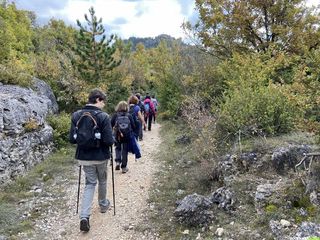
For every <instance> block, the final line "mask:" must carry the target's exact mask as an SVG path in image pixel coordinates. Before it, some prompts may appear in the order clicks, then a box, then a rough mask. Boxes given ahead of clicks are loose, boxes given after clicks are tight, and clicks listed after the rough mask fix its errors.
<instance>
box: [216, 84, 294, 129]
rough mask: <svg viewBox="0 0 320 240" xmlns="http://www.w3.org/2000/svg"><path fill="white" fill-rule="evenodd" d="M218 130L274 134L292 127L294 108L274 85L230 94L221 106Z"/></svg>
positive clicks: (244, 89)
mask: <svg viewBox="0 0 320 240" xmlns="http://www.w3.org/2000/svg"><path fill="white" fill-rule="evenodd" d="M221 108H222V111H221V118H220V120H219V126H220V129H221V128H223V129H224V130H225V131H227V132H229V133H236V132H238V131H241V132H243V133H246V134H249V135H255V134H258V133H259V132H260V133H263V134H267V135H276V134H278V133H287V132H290V130H291V129H292V128H293V127H294V119H295V117H296V116H297V115H298V112H297V111H296V110H295V107H294V106H293V105H292V104H291V103H290V102H289V101H288V99H287V98H286V97H285V96H284V95H283V94H282V93H281V91H280V90H279V89H278V88H277V86H275V85H270V86H267V87H260V88H257V89H251V88H243V89H239V90H237V91H234V92H232V94H230V95H229V96H227V97H226V99H225V102H224V103H223V104H222V106H221Z"/></svg>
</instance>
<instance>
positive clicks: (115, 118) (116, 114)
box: [111, 112, 137, 141]
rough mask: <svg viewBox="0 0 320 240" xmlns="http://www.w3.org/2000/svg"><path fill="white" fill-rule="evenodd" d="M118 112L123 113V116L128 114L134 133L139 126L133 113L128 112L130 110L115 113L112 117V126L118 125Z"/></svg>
mask: <svg viewBox="0 0 320 240" xmlns="http://www.w3.org/2000/svg"><path fill="white" fill-rule="evenodd" d="M118 114H120V115H123V116H124V115H127V116H128V117H129V120H130V125H131V130H132V133H133V132H134V131H135V129H136V128H137V126H136V125H135V122H134V120H133V117H132V115H131V114H130V113H128V112H117V113H115V114H113V116H112V118H111V126H112V128H113V127H114V126H115V125H116V120H117V116H118ZM128 141H129V140H128Z"/></svg>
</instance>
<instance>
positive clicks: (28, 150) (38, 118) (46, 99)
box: [0, 79, 58, 184]
mask: <svg viewBox="0 0 320 240" xmlns="http://www.w3.org/2000/svg"><path fill="white" fill-rule="evenodd" d="M34 89H35V90H32V89H26V88H22V87H19V86H13V85H1V86H0V184H3V183H5V182H7V181H9V180H10V179H12V178H15V177H16V176H18V175H20V174H23V173H24V172H26V171H27V170H28V169H30V168H31V167H32V166H34V165H35V164H37V163H39V162H41V161H42V160H43V159H44V158H45V157H46V156H47V155H48V154H49V153H50V152H51V151H52V148H53V144H52V137H53V130H52V128H51V127H50V126H49V125H48V124H47V123H46V120H45V119H46V116H47V115H48V114H50V113H56V112H57V111H58V105H57V102H56V100H55V97H54V95H53V93H52V91H51V89H50V88H49V87H48V86H47V85H46V84H45V83H44V82H43V81H41V80H39V79H34Z"/></svg>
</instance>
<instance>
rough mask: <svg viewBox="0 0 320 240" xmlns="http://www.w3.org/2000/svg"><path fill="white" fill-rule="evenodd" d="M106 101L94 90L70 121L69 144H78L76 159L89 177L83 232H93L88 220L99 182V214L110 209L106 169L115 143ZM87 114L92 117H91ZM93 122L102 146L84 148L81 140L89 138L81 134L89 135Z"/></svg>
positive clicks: (83, 207) (84, 197)
mask: <svg viewBox="0 0 320 240" xmlns="http://www.w3.org/2000/svg"><path fill="white" fill-rule="evenodd" d="M105 100H106V95H105V94H104V93H103V92H102V91H100V90H97V89H95V90H93V91H92V92H91V93H90V94H89V96H88V103H87V104H86V105H85V107H84V108H82V109H81V110H79V111H76V112H74V113H73V114H72V119H71V128H70V134H69V141H70V142H71V143H73V144H77V150H76V154H75V158H76V159H77V160H78V161H79V164H80V166H83V171H84V172H85V177H86V181H85V188H84V192H83V196H82V204H81V211H80V230H81V231H84V232H88V231H89V230H90V224H89V218H90V214H91V207H92V201H93V196H94V192H95V186H96V184H97V181H98V182H99V184H98V204H99V206H100V212H101V213H105V212H106V211H107V209H108V208H109V206H110V202H109V200H108V199H107V198H106V196H107V171H106V166H107V161H108V159H109V158H110V152H109V148H110V146H112V144H113V142H114V140H113V135H112V128H111V123H110V119H109V116H108V114H107V113H105V112H103V111H101V109H102V108H103V107H104V105H105ZM88 115H90V116H91V117H90V116H89V117H88ZM80 118H81V119H80ZM93 123H94V124H97V127H98V129H99V136H97V141H98V142H99V144H96V145H95V146H94V147H91V146H90V147H89V146H86V145H82V144H81V142H80V140H79V139H80V138H81V137H82V138H84V137H86V134H81V131H86V130H87V131H88V132H89V133H90V132H92V126H93V125H92V124H93ZM77 131H78V132H77ZM77 133H78V134H77ZM77 135H78V136H77ZM95 136H96V135H95ZM82 140H85V139H82ZM80 170H81V169H80Z"/></svg>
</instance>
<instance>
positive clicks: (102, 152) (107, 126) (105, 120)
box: [69, 105, 114, 161]
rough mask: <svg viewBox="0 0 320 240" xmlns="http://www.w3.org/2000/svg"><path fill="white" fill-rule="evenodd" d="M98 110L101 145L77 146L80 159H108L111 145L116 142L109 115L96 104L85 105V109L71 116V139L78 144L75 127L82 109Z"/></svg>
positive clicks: (97, 118)
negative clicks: (86, 147)
mask: <svg viewBox="0 0 320 240" xmlns="http://www.w3.org/2000/svg"><path fill="white" fill-rule="evenodd" d="M83 110H85V111H90V112H91V111H92V112H93V111H97V114H96V115H95V118H96V121H97V124H98V126H99V129H100V132H101V141H100V146H99V147H97V148H92V149H81V147H79V146H77V150H76V155H75V158H76V159H78V160H87V161H88V160H89V161H90V160H98V161H99V160H101V161H103V160H106V159H109V158H110V150H109V148H110V146H112V144H113V143H114V140H113V135H112V128H111V123H110V118H109V115H108V114H107V113H105V112H102V111H101V109H99V108H98V107H95V106H90V105H88V106H85V107H84V108H83V109H81V110H79V111H77V112H74V113H73V114H72V118H71V128H70V133H69V141H70V142H71V143H73V144H76V141H75V140H74V138H73V134H74V128H75V126H76V124H77V121H78V120H79V118H80V116H81V114H82V111H83Z"/></svg>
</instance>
